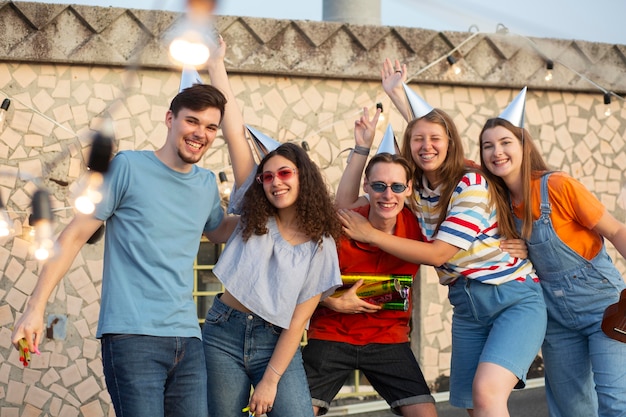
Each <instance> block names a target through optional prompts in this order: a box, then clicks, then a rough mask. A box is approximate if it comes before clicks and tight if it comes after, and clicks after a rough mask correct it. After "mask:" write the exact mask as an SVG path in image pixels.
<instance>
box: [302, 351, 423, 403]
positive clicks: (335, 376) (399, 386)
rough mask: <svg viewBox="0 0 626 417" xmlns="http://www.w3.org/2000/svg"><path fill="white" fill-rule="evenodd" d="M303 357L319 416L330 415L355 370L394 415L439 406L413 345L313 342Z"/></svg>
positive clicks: (303, 353)
mask: <svg viewBox="0 0 626 417" xmlns="http://www.w3.org/2000/svg"><path fill="white" fill-rule="evenodd" d="M302 356H303V358H304V367H305V370H306V373H307V378H308V380H309V387H310V389H311V397H312V398H313V405H315V406H317V407H319V408H320V413H319V415H324V414H326V412H328V408H329V406H330V403H331V401H332V400H333V398H335V395H337V393H338V392H339V390H340V389H341V387H342V386H343V384H344V383H345V382H346V380H347V379H348V377H349V376H350V375H351V374H352V373H353V372H354V370H355V369H358V370H360V371H361V372H363V374H364V375H365V377H366V378H367V379H368V381H369V382H370V383H371V384H372V387H374V389H375V390H376V392H378V393H379V394H380V396H381V397H383V398H384V399H385V401H387V403H388V404H389V406H390V407H391V408H392V410H393V412H394V414H397V415H401V414H400V410H399V407H401V406H405V405H412V404H421V403H434V402H435V399H434V398H433V397H432V395H430V389H429V388H428V385H427V384H426V381H425V380H424V375H423V374H422V370H421V369H420V367H419V365H418V363H417V360H416V359H415V356H414V355H413V352H412V351H411V347H410V345H409V343H397V344H379V343H371V344H367V345H363V346H357V345H352V344H349V343H341V342H330V341H326V340H317V339H309V341H308V344H307V345H306V346H305V347H304V350H303V352H302Z"/></svg>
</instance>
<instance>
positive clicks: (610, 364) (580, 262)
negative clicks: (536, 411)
mask: <svg viewBox="0 0 626 417" xmlns="http://www.w3.org/2000/svg"><path fill="white" fill-rule="evenodd" d="M549 176H550V174H549V173H548V174H546V175H544V176H543V178H542V179H541V216H540V217H539V219H538V220H536V221H535V222H534V223H533V229H532V234H531V237H530V240H529V241H527V242H526V243H527V245H528V254H529V257H530V259H531V261H532V262H533V265H534V266H535V269H536V271H537V275H538V276H539V279H540V282H541V286H542V288H543V292H544V298H545V301H546V306H547V308H548V328H547V332H546V338H545V340H544V343H543V347H542V353H543V359H544V363H545V380H546V394H547V400H548V409H549V411H550V417H594V416H600V417H609V416H611V417H616V416H626V343H621V342H619V341H616V340H613V339H610V338H609V337H607V336H606V335H605V334H604V333H603V332H602V329H601V327H600V325H601V321H602V316H603V313H604V310H605V309H606V307H607V306H609V305H610V304H613V303H616V302H617V301H618V299H619V295H620V292H621V290H622V289H623V288H625V287H626V284H625V283H624V280H623V279H622V277H621V275H620V273H619V272H618V271H617V269H616V268H615V266H614V265H613V262H612V260H611V258H610V257H609V255H608V254H607V252H606V249H605V246H604V245H603V246H602V249H601V250H600V252H599V253H598V254H597V255H596V256H595V257H594V258H593V259H592V260H586V259H585V258H583V257H582V256H580V255H579V254H578V253H576V252H575V251H574V250H572V249H570V248H569V247H568V246H567V245H566V244H565V243H563V241H561V239H560V238H559V237H558V236H557V234H556V233H555V231H554V228H553V227H552V221H551V220H550V213H551V206H550V202H549V199H548V177H549ZM515 222H516V226H517V229H518V230H521V220H519V219H517V218H516V219H515Z"/></svg>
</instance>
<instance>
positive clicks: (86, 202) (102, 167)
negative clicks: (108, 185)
mask: <svg viewBox="0 0 626 417" xmlns="http://www.w3.org/2000/svg"><path fill="white" fill-rule="evenodd" d="M112 152H113V139H111V137H110V136H109V135H106V134H103V133H102V132H100V131H97V132H96V134H95V135H94V137H93V140H92V142H91V152H90V153H89V162H88V163H87V168H88V171H87V174H85V176H84V177H83V178H82V179H81V181H80V182H79V185H78V188H77V191H76V193H75V195H76V197H75V198H74V208H76V210H78V211H79V212H81V213H83V214H91V213H93V212H94V210H95V209H96V204H98V203H99V202H101V201H102V199H103V198H104V196H103V194H102V185H103V184H104V175H103V174H104V173H105V172H107V171H108V169H109V161H110V159H111V154H112Z"/></svg>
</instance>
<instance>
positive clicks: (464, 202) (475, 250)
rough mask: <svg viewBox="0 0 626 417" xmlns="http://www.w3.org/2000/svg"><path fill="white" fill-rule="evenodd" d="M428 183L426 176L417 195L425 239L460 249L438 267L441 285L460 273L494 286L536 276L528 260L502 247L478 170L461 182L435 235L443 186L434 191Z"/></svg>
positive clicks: (487, 194)
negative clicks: (438, 205) (505, 250)
mask: <svg viewBox="0 0 626 417" xmlns="http://www.w3.org/2000/svg"><path fill="white" fill-rule="evenodd" d="M427 184H428V183H427V181H426V178H424V184H423V188H422V189H421V190H420V191H419V193H418V194H417V193H416V196H415V197H416V199H417V204H418V218H419V222H420V227H421V228H422V233H423V234H424V237H425V240H426V241H429V242H431V241H433V240H435V239H438V240H441V241H444V242H447V243H449V244H451V245H454V246H456V247H458V248H459V249H461V250H460V251H459V252H457V253H456V254H455V255H454V256H453V257H452V258H451V259H450V260H448V262H446V263H445V264H443V265H441V266H440V267H438V268H437V273H438V274H439V282H440V283H441V284H444V285H447V284H450V283H452V282H453V281H455V280H456V279H457V278H459V277H461V276H463V277H466V278H468V279H477V280H479V281H481V282H483V283H485V284H493V285H499V284H502V283H504V282H508V281H512V280H514V279H524V278H526V277H527V276H529V275H530V276H531V277H532V278H534V279H536V275H535V271H534V268H533V266H532V263H531V262H530V261H529V260H528V259H519V258H515V257H512V256H510V255H509V254H508V253H507V252H503V251H502V250H500V241H501V240H502V236H501V235H500V233H499V231H498V222H497V217H496V210H495V207H492V206H491V205H490V203H489V191H488V190H487V181H486V180H485V179H484V178H483V177H482V176H481V175H480V174H479V173H474V172H470V173H467V174H465V175H464V176H463V178H462V179H461V181H459V183H458V184H457V186H456V189H455V190H454V192H453V193H452V197H451V198H450V203H449V204H448V208H447V213H448V215H447V217H446V219H445V220H444V222H443V223H442V224H441V227H440V228H439V231H438V232H437V234H436V235H435V228H436V226H437V220H438V219H439V216H438V213H437V212H436V211H435V206H436V204H437V202H438V201H439V195H440V193H441V189H440V187H438V188H436V189H435V190H431V189H429V188H428V186H427Z"/></svg>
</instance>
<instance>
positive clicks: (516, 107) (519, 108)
mask: <svg viewBox="0 0 626 417" xmlns="http://www.w3.org/2000/svg"><path fill="white" fill-rule="evenodd" d="M526 90H527V87H524V88H522V91H520V92H519V94H518V95H517V97H515V98H514V99H513V101H512V102H511V103H510V104H509V105H508V106H507V108H506V109H504V111H503V112H502V113H501V114H500V116H498V117H499V118H500V119H504V120H507V121H509V122H511V124H512V125H513V126H517V127H524V107H526Z"/></svg>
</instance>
